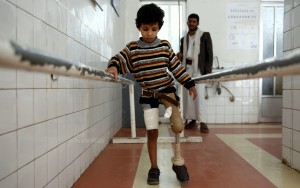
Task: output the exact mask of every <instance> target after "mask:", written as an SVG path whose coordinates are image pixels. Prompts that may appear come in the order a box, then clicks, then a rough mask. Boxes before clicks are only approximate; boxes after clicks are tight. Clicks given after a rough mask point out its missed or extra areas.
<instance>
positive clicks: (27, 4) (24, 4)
mask: <svg viewBox="0 0 300 188" xmlns="http://www.w3.org/2000/svg"><path fill="white" fill-rule="evenodd" d="M17 5H18V6H19V8H21V9H23V10H25V11H26V12H29V13H30V14H33V0H26V1H24V0H17Z"/></svg>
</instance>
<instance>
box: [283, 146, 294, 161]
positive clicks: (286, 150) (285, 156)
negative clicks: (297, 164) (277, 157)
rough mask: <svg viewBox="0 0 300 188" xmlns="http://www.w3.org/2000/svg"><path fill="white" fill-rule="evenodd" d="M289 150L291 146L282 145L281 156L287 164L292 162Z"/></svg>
mask: <svg viewBox="0 0 300 188" xmlns="http://www.w3.org/2000/svg"><path fill="white" fill-rule="evenodd" d="M291 151H292V150H291V148H289V147H286V146H282V158H283V159H285V160H286V161H287V162H288V163H289V164H291V162H292V160H291V159H292V158H291Z"/></svg>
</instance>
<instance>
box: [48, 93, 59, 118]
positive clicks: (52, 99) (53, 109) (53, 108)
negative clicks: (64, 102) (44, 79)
mask: <svg viewBox="0 0 300 188" xmlns="http://www.w3.org/2000/svg"><path fill="white" fill-rule="evenodd" d="M47 104H48V105H47V106H48V118H49V119H52V118H55V117H57V114H58V112H57V111H58V90H57V89H47Z"/></svg>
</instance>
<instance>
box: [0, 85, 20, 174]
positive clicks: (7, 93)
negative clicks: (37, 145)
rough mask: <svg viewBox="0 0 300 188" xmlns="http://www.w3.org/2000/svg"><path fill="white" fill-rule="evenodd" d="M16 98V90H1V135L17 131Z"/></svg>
mask: <svg viewBox="0 0 300 188" xmlns="http://www.w3.org/2000/svg"><path fill="white" fill-rule="evenodd" d="M16 97H17V96H16V91H15V90H0V125H1V126H0V134H3V133H6V132H9V131H12V130H16V129H17V100H16ZM0 151H1V150H0ZM0 179H1V178H0Z"/></svg>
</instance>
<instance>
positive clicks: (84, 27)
mask: <svg viewBox="0 0 300 188" xmlns="http://www.w3.org/2000/svg"><path fill="white" fill-rule="evenodd" d="M80 34H81V40H80V41H81V44H83V45H85V44H86V26H85V25H84V23H81V31H80Z"/></svg>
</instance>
